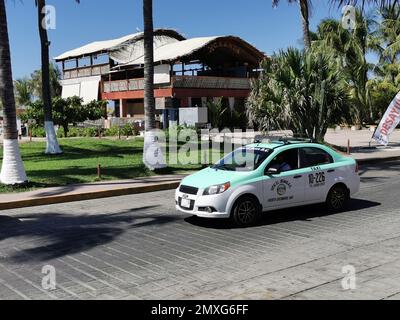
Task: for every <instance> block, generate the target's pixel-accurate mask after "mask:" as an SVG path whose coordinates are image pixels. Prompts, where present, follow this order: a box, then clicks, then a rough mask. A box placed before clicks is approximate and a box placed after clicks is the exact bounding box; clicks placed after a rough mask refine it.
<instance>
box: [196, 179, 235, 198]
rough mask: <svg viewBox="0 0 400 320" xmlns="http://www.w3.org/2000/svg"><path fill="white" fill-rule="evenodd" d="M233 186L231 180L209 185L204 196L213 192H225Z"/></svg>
mask: <svg viewBox="0 0 400 320" xmlns="http://www.w3.org/2000/svg"><path fill="white" fill-rule="evenodd" d="M230 187H231V183H230V182H226V183H224V184H218V185H215V186H211V187H208V188H206V189H205V190H204V192H203V195H204V196H211V195H213V194H220V193H223V192H225V191H226V190H228V189H229V188H230Z"/></svg>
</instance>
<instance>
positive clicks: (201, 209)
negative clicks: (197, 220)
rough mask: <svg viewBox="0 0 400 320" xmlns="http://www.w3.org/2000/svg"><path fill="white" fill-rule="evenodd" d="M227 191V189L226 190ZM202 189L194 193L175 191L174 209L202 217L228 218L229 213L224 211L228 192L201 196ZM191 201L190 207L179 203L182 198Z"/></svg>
mask: <svg viewBox="0 0 400 320" xmlns="http://www.w3.org/2000/svg"><path fill="white" fill-rule="evenodd" d="M228 191H229V190H228ZM202 194H203V190H199V192H198V193H197V194H196V195H190V194H184V193H182V192H180V191H179V189H177V190H176V192H175V204H176V205H175V207H176V210H178V211H180V212H183V213H186V214H191V215H194V216H198V217H202V218H229V217H230V213H229V212H226V204H227V203H228V199H229V194H228V192H224V193H222V194H217V195H212V196H203V195H202ZM184 197H185V198H186V199H189V200H190V201H191V206H190V208H184V207H182V206H181V205H180V203H181V199H182V198H184ZM206 208H213V212H208V211H206V210H205V209H206Z"/></svg>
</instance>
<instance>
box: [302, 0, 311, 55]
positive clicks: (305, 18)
mask: <svg viewBox="0 0 400 320" xmlns="http://www.w3.org/2000/svg"><path fill="white" fill-rule="evenodd" d="M299 5H300V12H301V20H302V24H303V39H304V47H305V48H306V49H309V48H310V47H311V37H310V21H309V16H310V7H309V4H308V0H300V1H299Z"/></svg>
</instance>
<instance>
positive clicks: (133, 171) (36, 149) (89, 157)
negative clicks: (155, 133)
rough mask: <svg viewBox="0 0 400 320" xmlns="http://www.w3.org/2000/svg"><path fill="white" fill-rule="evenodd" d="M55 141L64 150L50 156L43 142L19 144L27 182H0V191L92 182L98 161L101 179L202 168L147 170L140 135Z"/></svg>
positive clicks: (129, 177)
mask: <svg viewBox="0 0 400 320" xmlns="http://www.w3.org/2000/svg"><path fill="white" fill-rule="evenodd" d="M59 142H60V145H61V147H62V149H63V152H64V153H63V154H62V155H54V156H49V155H45V154H44V150H45V142H30V143H23V144H21V145H20V148H21V153H22V158H23V161H24V166H25V170H26V173H27V175H28V178H29V181H30V183H29V185H27V186H24V187H19V188H14V187H7V186H4V185H3V186H1V185H0V192H3V193H4V192H16V191H27V190H32V189H36V188H43V187H51V186H60V185H67V184H73V183H85V182H94V181H97V165H98V164H100V165H101V167H102V180H118V179H132V178H135V177H143V176H150V175H154V174H164V173H178V172H182V171H187V170H198V169H201V168H202V166H201V165H185V166H182V165H181V166H180V165H174V166H171V167H168V168H166V169H163V170H162V171H159V172H155V173H154V172H151V171H149V170H147V168H146V167H145V166H144V165H143V163H142V152H143V138H135V139H131V140H112V139H105V138H103V139H98V138H79V139H59ZM0 149H2V148H0ZM0 156H2V151H0Z"/></svg>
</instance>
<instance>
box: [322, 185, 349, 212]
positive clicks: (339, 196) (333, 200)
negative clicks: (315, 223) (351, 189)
mask: <svg viewBox="0 0 400 320" xmlns="http://www.w3.org/2000/svg"><path fill="white" fill-rule="evenodd" d="M348 200H349V193H348V191H347V188H346V187H344V186H342V185H336V186H333V187H332V189H331V190H330V191H329V193H328V197H327V199H326V205H327V206H328V208H329V209H331V210H334V211H339V210H341V209H343V208H344V207H345V206H346V204H347V202H348Z"/></svg>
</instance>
